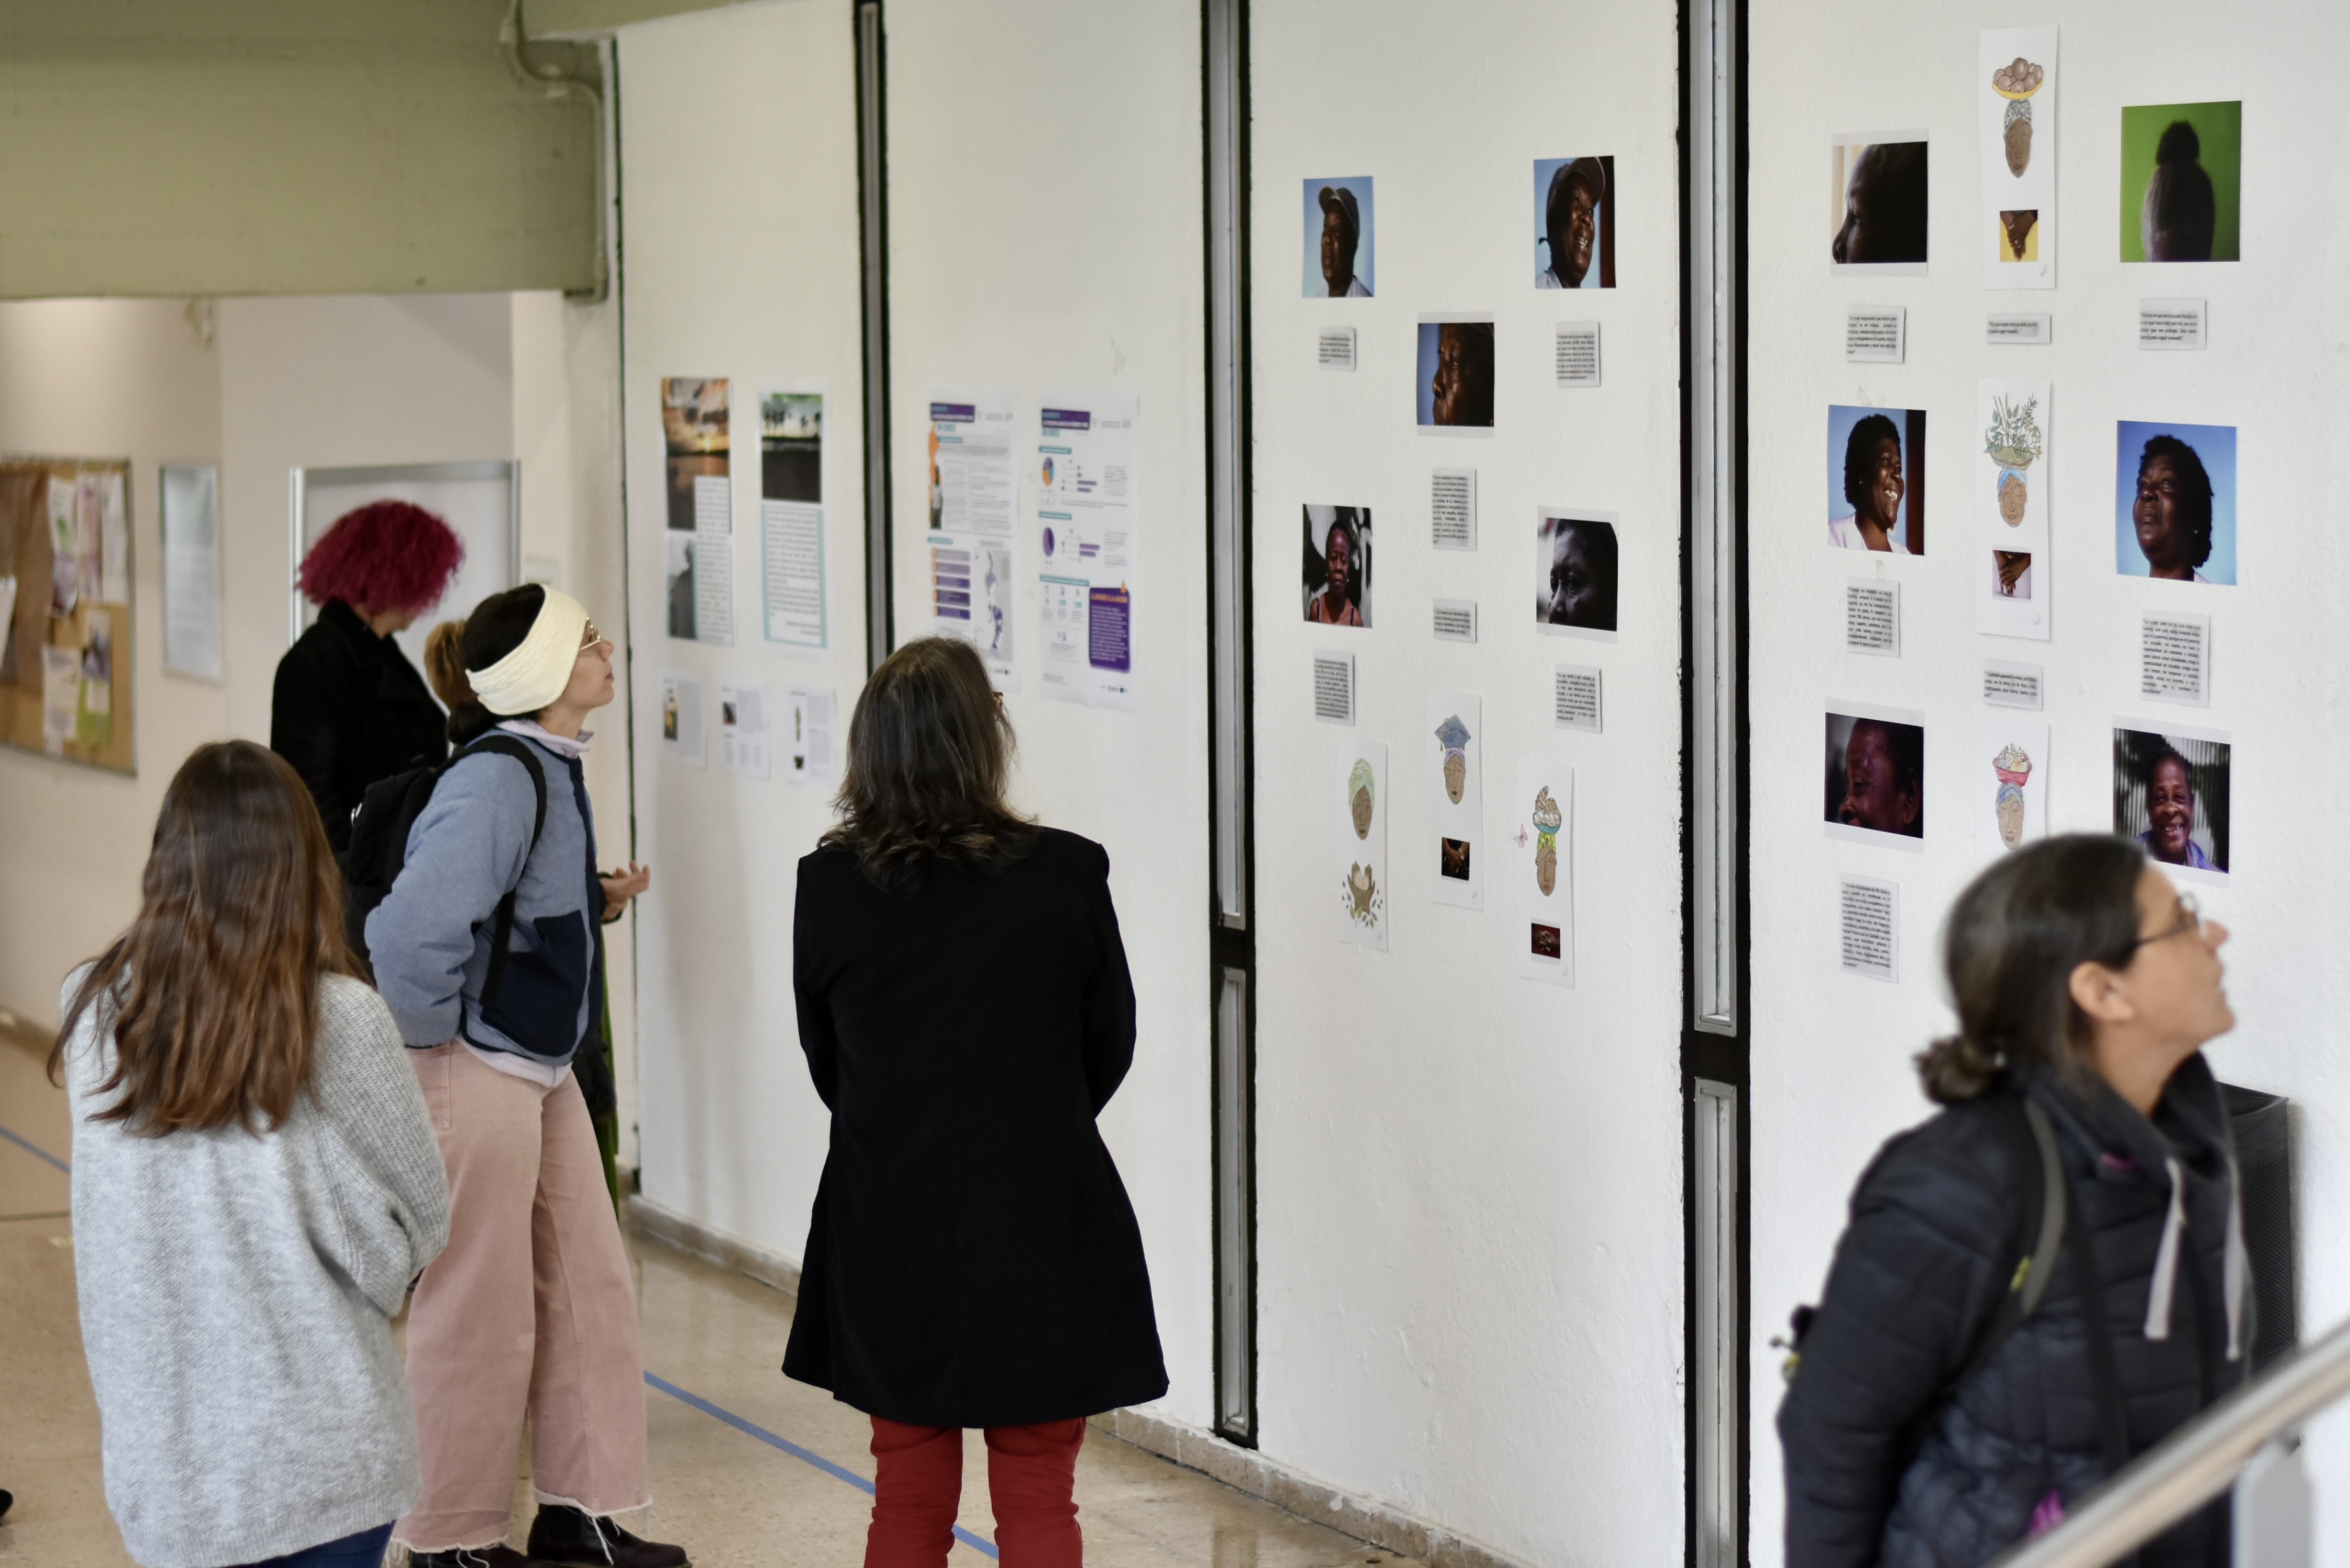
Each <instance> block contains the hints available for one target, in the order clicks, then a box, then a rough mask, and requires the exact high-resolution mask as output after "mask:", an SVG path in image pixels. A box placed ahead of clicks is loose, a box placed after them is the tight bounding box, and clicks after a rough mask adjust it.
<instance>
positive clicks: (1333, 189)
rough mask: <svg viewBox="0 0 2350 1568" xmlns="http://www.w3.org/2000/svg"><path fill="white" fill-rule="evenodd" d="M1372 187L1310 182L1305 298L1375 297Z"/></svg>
mask: <svg viewBox="0 0 2350 1568" xmlns="http://www.w3.org/2000/svg"><path fill="white" fill-rule="evenodd" d="M1371 252H1372V246H1371V181H1370V177H1369V176H1368V175H1362V176H1358V177H1352V178H1347V179H1338V180H1308V181H1306V182H1305V297H1306V298H1308V299H1368V298H1369V297H1370V296H1371V280H1372V278H1373V276H1374V272H1373V268H1372V265H1371V261H1372V254H1371Z"/></svg>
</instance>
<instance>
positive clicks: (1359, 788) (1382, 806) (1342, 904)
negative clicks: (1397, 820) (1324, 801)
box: [1330, 741, 1388, 952]
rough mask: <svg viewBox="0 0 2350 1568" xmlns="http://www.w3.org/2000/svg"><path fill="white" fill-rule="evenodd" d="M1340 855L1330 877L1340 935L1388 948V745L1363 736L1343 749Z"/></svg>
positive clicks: (1365, 944)
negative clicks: (1363, 739) (1359, 740)
mask: <svg viewBox="0 0 2350 1568" xmlns="http://www.w3.org/2000/svg"><path fill="white" fill-rule="evenodd" d="M1336 828H1337V837H1336V842H1337V846H1338V852H1337V859H1336V865H1335V867H1334V869H1333V875H1332V877H1331V880H1330V898H1331V908H1332V909H1334V910H1335V911H1336V920H1337V934H1338V940H1341V941H1347V942H1353V943H1355V944H1356V945H1357V946H1358V947H1367V948H1377V949H1378V950H1380V951H1381V952H1385V951H1387V948H1388V748H1387V744H1386V742H1381V741H1361V742H1355V743H1354V744H1351V745H1347V746H1343V747H1341V748H1340V749H1339V752H1338V799H1337V821H1336Z"/></svg>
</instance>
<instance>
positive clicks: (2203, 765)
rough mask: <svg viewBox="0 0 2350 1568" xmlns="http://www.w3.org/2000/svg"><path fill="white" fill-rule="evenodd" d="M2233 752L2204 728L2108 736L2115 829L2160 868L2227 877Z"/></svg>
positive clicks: (2198, 877)
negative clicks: (2110, 739)
mask: <svg viewBox="0 0 2350 1568" xmlns="http://www.w3.org/2000/svg"><path fill="white" fill-rule="evenodd" d="M2233 751H2234V748H2233V747H2232V746H2231V745H2230V743H2229V741H2228V737H2227V736H2226V735H2224V734H2219V733H2214V732H2210V731H2205V730H2190V731H2178V730H2171V731H2156V730H2133V729H2128V728H2126V727H2117V728H2116V729H2115V731H2114V831H2115V832H2116V833H2117V834H2119V835H2121V836H2123V837H2125V838H2128V839H2133V840H2135V841H2136V842H2137V843H2139V844H2142V845H2144V846H2146V852H2147V854H2148V855H2150V856H2152V857H2154V860H2155V862H2156V864H2158V866H2160V867H2162V868H2163V869H2164V870H2165V871H2168V872H2178V873H2183V874H2185V875H2186V876H2187V877H2189V878H2190V879H2193V880H2203V879H2207V878H2208V879H2210V880H2214V881H2217V880H2220V879H2222V878H2224V877H2226V876H2227V875H2228V794H2229V789H2228V785H2229V769H2230V763H2231V753H2233Z"/></svg>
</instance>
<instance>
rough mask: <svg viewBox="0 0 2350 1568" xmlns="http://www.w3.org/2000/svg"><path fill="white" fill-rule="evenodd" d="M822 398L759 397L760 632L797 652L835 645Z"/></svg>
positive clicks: (813, 392) (785, 392) (817, 393)
mask: <svg viewBox="0 0 2350 1568" xmlns="http://www.w3.org/2000/svg"><path fill="white" fill-rule="evenodd" d="M824 576H825V572H824V392H823V391H822V389H816V388H798V387H769V388H765V389H762V390H761V391H760V393H759V577H760V585H759V586H760V597H761V608H762V611H763V613H762V615H761V618H760V619H761V629H762V631H763V632H764V634H765V637H766V640H767V641H768V642H769V643H770V644H772V645H773V646H775V648H777V649H782V650H784V651H785V652H792V653H814V652H820V651H822V650H823V649H824V648H825V647H826V645H827V641H828V639H829V629H830V628H828V626H827V622H826V618H825V617H826V606H825V581H824Z"/></svg>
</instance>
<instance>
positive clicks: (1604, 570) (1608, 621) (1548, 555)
mask: <svg viewBox="0 0 2350 1568" xmlns="http://www.w3.org/2000/svg"><path fill="white" fill-rule="evenodd" d="M1535 545H1536V549H1535V552H1534V557H1535V566H1536V569H1537V571H1538V573H1539V577H1538V579H1537V583H1536V587H1535V597H1534V624H1535V625H1536V626H1537V627H1546V628H1575V629H1578V630H1582V631H1601V632H1612V631H1614V630H1616V629H1617V628H1616V600H1617V561H1616V525H1615V524H1612V523H1610V522H1608V521H1607V519H1605V518H1603V517H1575V516H1565V515H1559V514H1552V513H1544V514H1543V517H1542V521H1541V523H1540V524H1539V525H1538V526H1537V528H1536V530H1535Z"/></svg>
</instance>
